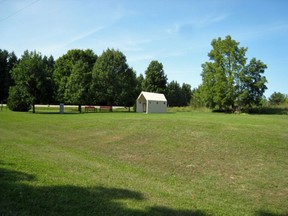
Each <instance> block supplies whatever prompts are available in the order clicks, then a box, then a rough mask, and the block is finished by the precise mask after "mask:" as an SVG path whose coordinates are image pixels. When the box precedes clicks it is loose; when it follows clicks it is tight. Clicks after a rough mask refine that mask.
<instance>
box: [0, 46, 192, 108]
mask: <svg viewBox="0 0 288 216" xmlns="http://www.w3.org/2000/svg"><path fill="white" fill-rule="evenodd" d="M0 60H1V61H0V68H1V70H0V76H1V79H0V80H1V85H0V92H1V94H0V100H1V101H7V103H8V107H9V108H10V109H11V110H14V111H28V110H30V109H31V107H32V109H33V112H35V104H57V103H65V104H78V105H83V104H87V105H91V104H97V105H118V106H125V107H131V106H133V105H134V104H135V100H136V98H137V96H138V95H139V94H140V92H141V91H150V92H157V93H164V94H165V95H166V97H167V100H168V104H169V105H170V106H187V105H188V104H189V102H190V100H191V86H190V85H189V84H185V83H183V85H182V86H180V84H179V83H178V82H177V81H172V82H170V83H168V78H167V75H166V74H165V72H164V69H163V65H162V63H160V62H158V61H157V60H153V61H151V62H150V64H149V65H148V67H147V69H146V71H145V77H144V76H143V75H142V74H140V75H139V76H137V75H136V72H135V71H134V70H133V68H131V67H129V65H128V64H127V61H126V56H125V55H124V54H123V53H122V52H121V51H119V50H114V49H107V50H105V51H103V53H102V54H101V55H100V56H97V55H96V54H95V53H94V52H93V51H92V50H91V49H87V50H81V49H73V50H69V51H68V52H67V53H66V54H64V55H63V56H61V57H59V58H58V59H57V60H56V61H55V60H54V58H53V56H50V57H47V56H42V55H41V53H39V52H36V51H33V52H31V51H28V50H27V51H25V52H24V53H23V55H22V56H21V58H20V59H17V57H16V55H15V54H14V53H13V52H12V53H9V52H8V51H6V50H0Z"/></svg>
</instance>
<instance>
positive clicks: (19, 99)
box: [7, 86, 32, 112]
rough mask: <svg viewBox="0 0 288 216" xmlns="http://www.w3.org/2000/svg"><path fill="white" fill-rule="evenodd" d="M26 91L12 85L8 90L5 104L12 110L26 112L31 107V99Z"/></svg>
mask: <svg viewBox="0 0 288 216" xmlns="http://www.w3.org/2000/svg"><path fill="white" fill-rule="evenodd" d="M26 93H27V92H26V91H22V90H21V89H20V88H18V87H16V86H13V87H11V88H10V90H9V98H8V102H7V106H8V108H9V109H10V110H12V111H20V112H27V111H29V110H30V109H31V104H32V99H31V97H30V95H29V94H26Z"/></svg>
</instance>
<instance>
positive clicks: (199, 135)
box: [0, 110, 288, 216]
mask: <svg viewBox="0 0 288 216" xmlns="http://www.w3.org/2000/svg"><path fill="white" fill-rule="evenodd" d="M36 111H37V110H36ZM287 128H288V116H287V115H235V114H222V113H208V112H206V113H204V112H203V113H201V112H189V113H187V112H181V113H168V114H151V115H145V114H137V113H128V112H113V113H108V112H106V113H82V114H62V115H61V114H55V113H54V112H51V113H46V112H42V113H41V112H39V113H38V114H37V113H36V114H32V113H17V112H10V111H8V110H3V111H0V149H1V151H0V215H259V216H264V215H270V216H276V215H287V214H288V181H287V179H288V129H287Z"/></svg>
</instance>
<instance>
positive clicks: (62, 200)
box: [0, 168, 206, 216]
mask: <svg viewBox="0 0 288 216" xmlns="http://www.w3.org/2000/svg"><path fill="white" fill-rule="evenodd" d="M34 180H35V176H33V175H30V174H26V173H23V172H18V171H12V170H8V169H4V168H0V186H1V187H0V194H1V196H0V215H1V216H4V215H140V216H144V215H198V216H200V215H202V216H204V215H206V213H204V212H202V211H199V210H196V211H191V210H176V209H172V208H168V207H162V206H153V207H148V208H145V209H144V210H134V209H130V208H128V207H126V206H125V205H124V204H123V203H124V202H121V200H122V201H124V200H128V199H129V200H131V199H132V200H134V201H135V202H141V201H144V200H145V197H144V196H143V194H141V193H139V192H136V191H131V190H126V189H118V188H105V187H76V186H69V185H65V186H49V187H37V186H31V185H29V182H33V181H34Z"/></svg>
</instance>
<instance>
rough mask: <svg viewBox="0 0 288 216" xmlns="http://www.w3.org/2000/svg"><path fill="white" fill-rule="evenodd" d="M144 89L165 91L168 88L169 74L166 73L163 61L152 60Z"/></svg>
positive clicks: (158, 91)
mask: <svg viewBox="0 0 288 216" xmlns="http://www.w3.org/2000/svg"><path fill="white" fill-rule="evenodd" d="M145 75H146V77H145V80H144V86H143V87H144V90H145V91H148V92H156V93H165V92H166V88H167V76H166V75H165V73H164V69H163V65H162V63H160V62H158V61H151V62H150V64H149V66H148V68H147V70H146V71H145Z"/></svg>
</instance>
